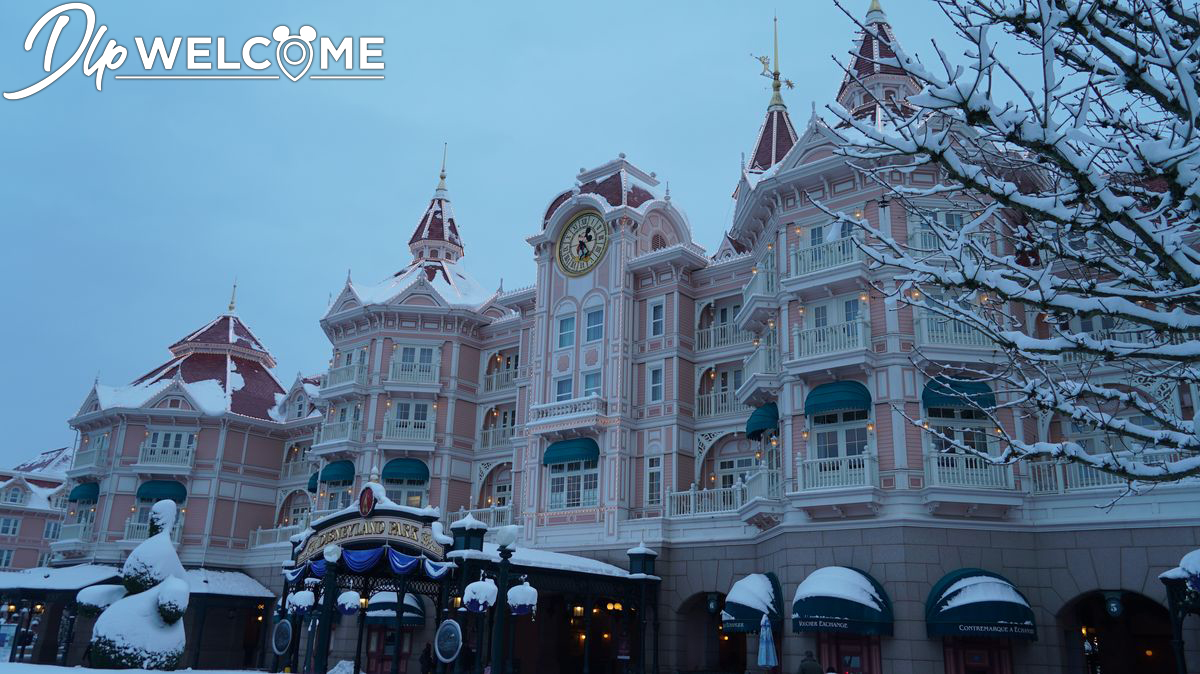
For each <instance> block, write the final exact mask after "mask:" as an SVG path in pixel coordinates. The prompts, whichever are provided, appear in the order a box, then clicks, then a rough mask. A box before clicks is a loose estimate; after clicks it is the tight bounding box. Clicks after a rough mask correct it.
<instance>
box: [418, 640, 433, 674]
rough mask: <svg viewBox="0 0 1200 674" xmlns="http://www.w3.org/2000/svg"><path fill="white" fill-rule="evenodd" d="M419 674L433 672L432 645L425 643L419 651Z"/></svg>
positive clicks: (430, 673) (431, 673)
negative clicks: (423, 647) (423, 648)
mask: <svg viewBox="0 0 1200 674" xmlns="http://www.w3.org/2000/svg"><path fill="white" fill-rule="evenodd" d="M420 662H421V674H433V646H431V645H430V644H425V650H423V651H421V660H420Z"/></svg>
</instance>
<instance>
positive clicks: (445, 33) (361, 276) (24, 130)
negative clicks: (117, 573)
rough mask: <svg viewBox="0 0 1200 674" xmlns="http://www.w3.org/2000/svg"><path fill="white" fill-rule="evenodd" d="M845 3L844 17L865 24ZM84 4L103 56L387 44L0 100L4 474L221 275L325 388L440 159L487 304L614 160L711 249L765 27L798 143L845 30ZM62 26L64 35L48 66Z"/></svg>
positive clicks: (394, 5)
mask: <svg viewBox="0 0 1200 674" xmlns="http://www.w3.org/2000/svg"><path fill="white" fill-rule="evenodd" d="M847 2H848V5H849V6H851V7H854V8H856V11H858V12H860V13H861V14H865V12H866V9H867V5H868V4H869V3H868V0H847ZM58 4H59V2H58V1H57V0H50V1H47V0H32V1H24V2H19V3H17V2H5V3H2V4H0V90H2V91H6V92H11V91H16V90H18V89H21V88H24V87H26V86H28V85H30V84H32V83H33V82H35V81H37V80H39V79H41V78H42V77H44V73H43V72H42V70H41V65H42V58H43V54H44V53H45V44H46V39H47V35H48V33H49V29H48V28H47V29H45V30H44V31H43V32H42V34H41V35H40V36H39V39H38V41H37V42H36V44H35V46H34V48H33V51H31V52H25V51H24V50H23V48H22V45H23V42H24V40H25V36H26V34H27V33H28V32H29V30H30V28H31V27H32V26H33V24H34V22H35V21H36V20H37V19H38V18H39V17H41V16H42V14H44V13H45V12H47V11H48V10H50V9H51V8H53V7H55V6H57V5H58ZM90 4H91V6H92V7H93V8H95V10H96V14H97V21H98V23H100V24H104V25H107V26H108V33H107V35H106V38H105V39H106V40H107V38H109V37H111V38H115V39H116V40H117V41H118V42H119V43H121V44H123V45H125V46H128V47H130V49H131V50H133V49H134V43H133V37H134V36H139V35H140V36H143V37H144V38H146V39H147V40H149V39H150V38H152V37H153V36H156V35H162V36H165V37H167V38H168V39H169V38H171V37H173V36H176V35H180V36H225V37H226V39H227V41H228V43H229V44H232V45H237V46H239V47H240V45H241V44H242V43H243V42H244V41H245V40H246V39H247V38H249V37H251V36H254V35H263V36H268V37H269V36H270V35H271V31H272V30H273V29H274V28H275V27H276V26H277V25H280V24H286V25H288V26H290V27H291V28H292V30H293V32H298V29H299V26H301V25H303V24H309V25H312V26H313V27H315V28H316V30H317V32H318V34H320V35H328V36H331V37H334V38H337V39H340V38H341V37H343V36H346V35H350V36H383V37H384V38H385V43H384V46H383V55H384V56H383V60H384V61H385V63H386V69H385V71H384V73H385V75H386V79H384V80H382V81H365V82H339V81H312V80H303V81H300V82H296V83H293V82H291V81H288V80H286V79H281V80H276V81H237V82H228V81H215V82H163V81H127V80H126V81H117V80H115V79H113V74H112V73H108V74H107V75H105V78H104V89H103V91H101V92H97V91H96V89H95V86H94V79H92V78H87V77H85V76H84V74H83V72H82V67H81V65H80V64H76V65H75V66H74V67H73V68H72V69H71V70H70V71H69V72H68V73H67V74H65V75H64V76H63V77H62V79H60V80H59V81H57V82H55V83H54V84H52V85H50V86H49V87H48V88H46V89H45V90H43V91H42V92H40V93H38V94H36V95H34V96H32V97H29V98H26V99H23V100H19V101H9V100H0V129H3V131H2V132H0V171H2V173H0V209H2V210H0V223H2V224H3V228H4V233H5V242H4V243H5V245H4V246H3V247H2V250H3V256H4V260H3V261H4V264H3V265H0V279H2V283H0V287H2V288H3V293H4V299H5V306H6V309H7V311H8V312H9V313H10V316H11V318H10V319H9V320H7V321H6V323H7V324H8V326H9V327H8V328H7V329H5V330H3V331H0V340H3V346H4V348H3V352H4V353H5V354H7V357H6V363H7V366H6V367H5V379H6V385H5V386H4V387H2V389H0V390H2V391H3V393H2V394H0V395H2V396H3V397H2V401H0V402H2V403H3V407H4V409H7V410H8V411H9V412H8V415H9V416H8V418H9V422H8V423H7V424H6V428H5V436H6V437H5V444H4V449H3V454H0V465H11V464H15V463H16V462H18V461H19V460H21V459H24V458H26V457H28V456H31V455H33V454H36V453H37V452H39V451H42V450H44V449H48V448H50V447H55V446H61V445H64V444H69V443H71V442H73V440H74V434H73V433H72V432H71V431H70V429H69V428H68V427H67V425H66V420H67V419H68V418H69V417H71V416H72V415H74V413H75V412H76V411H77V409H78V407H79V405H80V404H81V403H82V401H83V398H84V396H85V395H86V394H87V392H88V389H89V387H90V386H91V383H92V380H93V378H94V377H95V376H96V375H97V373H99V376H100V379H101V381H102V382H104V383H107V384H124V383H128V382H129V381H130V380H132V379H133V378H135V377H137V376H138V375H140V374H142V373H144V372H146V371H147V370H149V369H151V368H152V367H154V366H156V365H158V364H159V363H161V362H163V361H165V360H166V359H167V357H168V355H169V354H168V352H167V350H166V347H167V345H169V344H170V343H172V342H173V341H175V340H176V339H178V338H180V337H182V336H184V335H186V334H187V333H189V332H191V331H192V330H194V329H196V328H198V327H200V326H201V325H203V324H204V323H206V322H208V321H209V320H211V319H212V318H213V317H214V316H215V315H217V314H218V313H220V312H221V311H223V310H224V308H225V305H226V303H227V302H228V300H229V291H230V285H231V284H232V282H233V279H234V277H235V276H236V277H237V278H238V287H239V289H238V313H239V314H240V315H241V316H242V317H243V319H244V320H245V321H246V322H247V323H248V324H249V325H250V326H251V327H252V329H254V330H255V331H256V332H257V333H258V336H259V337H260V338H261V339H262V340H263V342H264V343H265V344H266V346H267V347H268V348H269V349H270V350H271V351H272V353H273V354H274V355H275V357H276V359H277V360H278V362H279V368H278V370H277V375H278V376H279V377H280V379H282V380H283V381H284V382H285V384H286V383H289V382H290V381H291V380H292V377H293V376H294V375H295V373H296V372H297V371H298V370H302V371H304V372H305V373H316V372H318V371H320V370H322V369H323V367H324V365H325V363H326V361H327V360H328V358H329V344H328V341H327V340H326V339H325V337H324V335H323V333H322V332H321V330H320V327H319V325H318V319H319V318H320V316H321V315H322V314H323V313H324V310H325V308H326V303H327V301H328V297H329V294H330V293H331V292H333V293H336V292H337V291H338V290H339V289H340V288H341V286H342V284H343V282H344V281H345V278H346V273H347V270H348V269H350V270H352V272H353V275H354V278H355V279H358V280H361V281H377V280H379V279H381V278H383V277H384V276H386V275H388V274H390V273H391V272H393V271H395V270H397V269H398V268H400V267H401V266H403V265H404V264H405V263H407V262H408V260H409V252H408V248H407V241H408V237H409V235H410V234H411V232H412V230H413V228H414V227H415V225H416V222H417V220H418V218H419V217H420V215H421V213H422V212H423V211H424V209H425V207H426V205H427V203H428V200H429V197H430V196H431V194H432V191H433V188H434V186H435V184H436V182H437V169H438V164H439V162H440V160H441V153H442V143H443V141H445V142H448V143H449V146H450V153H449V154H450V158H449V179H448V180H447V182H448V184H449V188H450V195H451V198H452V200H453V202H454V208H455V211H456V215H457V219H458V226H459V231H460V232H461V234H462V236H463V239H464V242H465V246H466V257H465V263H466V265H467V267H468V269H469V270H470V271H471V273H472V274H473V275H474V276H475V277H476V278H477V279H478V280H479V281H480V282H481V283H482V284H483V285H484V286H485V287H494V286H496V285H497V284H498V283H499V281H500V278H501V277H503V278H504V285H505V286H506V287H508V288H514V287H517V286H521V285H526V284H529V283H532V281H533V278H534V267H533V264H532V251H531V250H530V248H529V247H528V245H527V244H526V243H525V242H524V239H525V237H526V236H528V235H530V234H532V233H535V232H536V231H537V230H538V229H539V227H540V224H541V215H542V213H543V212H544V211H545V208H546V206H547V204H548V202H549V200H550V199H551V198H553V196H554V195H555V194H556V193H557V192H558V191H560V190H563V189H567V188H569V187H570V186H571V185H572V183H573V180H574V176H575V174H576V173H577V172H578V170H579V169H580V168H581V167H589V168H590V167H593V166H596V165H598V164H600V163H603V162H605V161H607V160H609V159H612V158H614V157H615V156H616V155H617V153H619V152H625V153H626V154H627V155H628V158H629V159H630V160H631V161H633V162H634V163H635V164H637V165H638V166H640V167H642V168H643V169H645V170H646V171H654V172H657V174H658V176H659V178H660V179H664V180H668V181H670V186H671V195H672V198H673V201H674V203H675V204H677V205H678V206H680V207H681V208H682V209H683V210H684V211H685V212H686V213H687V215H688V217H689V219H690V222H691V226H692V231H693V232H694V235H695V237H696V239H697V242H698V243H700V244H701V245H703V246H705V247H706V248H708V249H709V250H710V251H712V250H714V248H715V245H716V243H717V242H718V241H719V240H720V236H721V233H722V232H723V231H724V229H725V228H726V227H727V226H728V223H729V218H730V215H731V212H732V209H731V205H732V204H731V200H730V194H731V192H732V190H733V187H734V185H735V184H736V181H737V170H738V168H737V167H738V162H739V159H740V157H741V154H742V153H748V152H749V151H750V150H751V145H752V144H753V142H754V139H755V134H756V133H757V131H758V127H759V124H760V123H761V121H762V119H763V116H764V112H765V108H766V105H767V101H768V98H769V96H770V86H769V84H770V82H769V80H767V79H765V78H762V77H759V74H758V73H759V70H760V68H759V66H758V64H757V63H756V62H755V61H753V60H752V59H751V57H750V54H751V53H755V54H766V53H769V52H770V49H771V16H772V13H773V12H774V11H776V9H778V12H779V34H780V57H781V59H780V61H781V65H782V70H783V72H784V75H785V77H788V78H790V79H792V80H793V81H795V83H796V88H795V89H793V90H791V91H785V92H784V97H785V100H786V102H787V104H788V106H789V108H790V110H791V113H792V117H793V120H794V122H795V123H796V125H797V127H798V128H801V129H802V128H803V126H804V124H805V122H806V121H807V120H808V118H809V114H810V110H811V105H812V103H813V102H816V103H817V105H818V106H822V105H825V104H827V103H828V102H829V101H830V100H831V99H832V98H833V95H834V94H835V92H836V89H837V86H838V84H839V82H840V81H841V73H840V71H839V70H838V67H837V66H836V65H835V64H834V63H833V61H832V60H831V59H832V57H833V56H835V55H837V56H839V57H844V55H845V52H846V51H847V49H848V48H849V47H850V43H851V39H852V36H853V31H854V27H853V25H852V24H851V22H850V21H849V20H848V19H847V18H846V17H845V16H843V15H842V14H841V12H840V11H839V10H838V9H837V8H836V7H835V6H834V5H833V4H832V2H831V1H830V0H802V1H800V2H790V3H778V5H774V4H771V3H757V2H755V3H749V2H733V1H724V2H682V1H680V2H653V3H648V2H603V3H599V2H588V3H563V2H546V3H530V2H515V1H514V2H503V3H442V2H438V3H432V2H423V3H407V2H405V3H400V2H386V3H385V2H337V3H333V2H324V1H300V0H288V1H286V2H283V1H273V2H217V1H213V2H186V3H184V2H158V1H154V2H150V1H141V0H138V1H133V0H122V1H121V2H110V1H101V0H95V1H93V2H91V3H90ZM883 4H884V9H885V10H887V11H888V16H889V18H890V19H891V23H892V25H893V27H894V28H895V29H896V31H897V33H898V36H899V39H900V40H901V42H902V43H904V44H905V45H906V46H907V47H908V48H909V49H910V50H915V51H925V52H927V51H928V49H927V46H928V44H929V39H930V38H931V37H934V36H937V35H939V34H941V35H944V34H945V32H946V26H947V24H946V21H945V18H944V17H942V16H941V14H940V13H939V12H938V10H937V9H936V7H935V6H934V4H933V3H932V2H926V1H924V0H884V2H883ZM859 5H861V7H859ZM81 23H82V22H81V20H79V18H76V19H75V20H73V21H72V22H71V24H70V25H69V26H68V27H67V29H66V30H64V31H63V34H62V37H61V38H60V45H59V47H58V58H56V60H55V62H54V64H55V66H56V67H57V65H58V64H59V63H61V62H62V61H63V60H65V58H66V55H67V54H69V53H70V52H72V51H73V50H74V49H75V48H76V47H77V46H78V45H79V41H80V39H81V34H82V29H81V28H80V25H81ZM272 50H273V47H272ZM100 51H101V50H100V49H98V50H97V55H98V54H99V53H100ZM131 66H132V67H135V68H137V69H140V63H138V62H137V56H136V52H134V53H133V54H131V57H130V62H129V63H127V64H126V65H125V68H124V69H123V70H122V71H119V72H128V69H129V68H131ZM135 72H136V71H135ZM310 74H311V73H310Z"/></svg>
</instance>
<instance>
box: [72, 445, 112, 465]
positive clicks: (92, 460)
mask: <svg viewBox="0 0 1200 674" xmlns="http://www.w3.org/2000/svg"><path fill="white" fill-rule="evenodd" d="M107 459H108V449H106V448H105V449H89V450H87V451H84V452H75V459H74V460H73V461H72V462H71V469H72V470H80V469H84V468H99V467H100V466H101V465H102V464H103V463H104V462H105V460H107Z"/></svg>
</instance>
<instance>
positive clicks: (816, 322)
mask: <svg viewBox="0 0 1200 674" xmlns="http://www.w3.org/2000/svg"><path fill="white" fill-rule="evenodd" d="M812 315H813V327H814V328H823V327H825V326H827V325H829V307H827V306H825V305H823V304H822V305H820V306H816V307H813V310H812Z"/></svg>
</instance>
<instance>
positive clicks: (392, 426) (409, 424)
mask: <svg viewBox="0 0 1200 674" xmlns="http://www.w3.org/2000/svg"><path fill="white" fill-rule="evenodd" d="M383 439H384V440H414V441H417V442H432V441H433V420H432V419H384V421H383Z"/></svg>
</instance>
